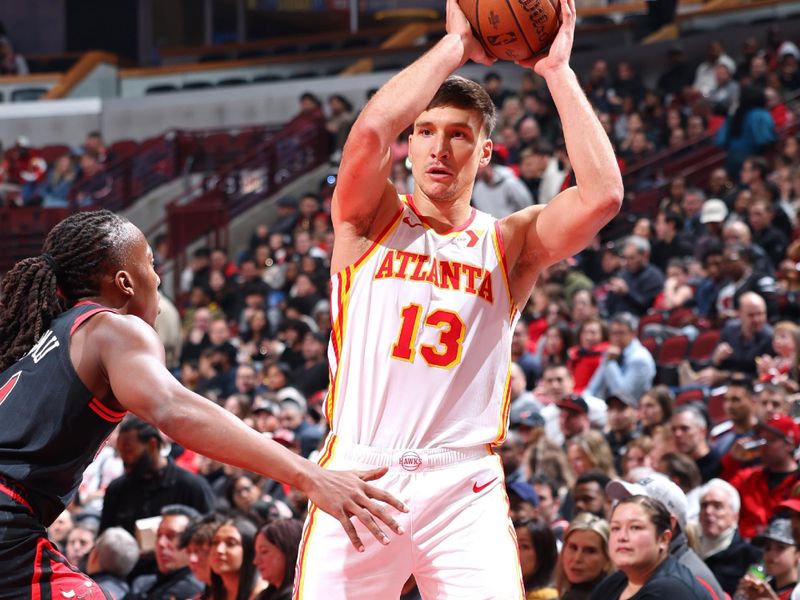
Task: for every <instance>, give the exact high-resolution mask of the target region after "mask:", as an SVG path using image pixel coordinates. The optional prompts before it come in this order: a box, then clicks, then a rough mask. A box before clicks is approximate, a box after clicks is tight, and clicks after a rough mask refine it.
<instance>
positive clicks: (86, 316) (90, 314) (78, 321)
mask: <svg viewBox="0 0 800 600" xmlns="http://www.w3.org/2000/svg"><path fill="white" fill-rule="evenodd" d="M82 304H94V302H88V301H84V302H79V303H78V304H76V305H75V306H79V305H82ZM101 312H113V313H116V312H117V311H116V310H114V309H113V308H108V307H106V306H101V307H98V308H95V309H93V310H90V311H89V312H86V313H83V314H82V315H81V316H79V317H78V318H77V319H75V322H74V323H73V324H72V327H70V330H69V335H70V337H71V336H72V334H73V333H75V331H76V330H77V329H78V327H80V326H81V325H83V324H84V323H85V322H86V321H87V320H88V319H90V318H91V317H93V316H94V315H96V314H97V313H101Z"/></svg>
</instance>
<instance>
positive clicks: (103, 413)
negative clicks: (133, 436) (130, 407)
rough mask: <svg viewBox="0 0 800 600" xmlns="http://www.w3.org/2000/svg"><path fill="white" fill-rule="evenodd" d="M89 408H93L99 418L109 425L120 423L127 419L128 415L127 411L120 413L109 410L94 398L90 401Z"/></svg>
mask: <svg viewBox="0 0 800 600" xmlns="http://www.w3.org/2000/svg"><path fill="white" fill-rule="evenodd" d="M89 408H91V409H92V411H93V412H94V413H95V414H96V415H97V416H98V417H100V418H101V419H103V420H104V421H108V422H109V423H119V422H120V421H122V419H124V418H125V415H127V414H128V412H127V411H125V412H120V411H117V410H113V409H111V408H109V407H108V406H106V405H105V404H103V403H102V402H100V400H98V399H97V398H96V397H94V396H92V399H91V400H89Z"/></svg>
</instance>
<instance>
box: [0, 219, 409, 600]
mask: <svg viewBox="0 0 800 600" xmlns="http://www.w3.org/2000/svg"><path fill="white" fill-rule="evenodd" d="M158 285H159V278H158V275H156V273H155V271H154V270H153V254H152V251H151V250H150V247H149V246H148V244H147V241H146V240H145V238H144V236H143V235H142V233H141V231H139V230H138V229H137V228H136V227H135V226H134V225H132V224H131V223H130V222H128V221H127V220H125V219H123V218H121V217H119V216H117V215H114V214H113V213H111V212H108V211H97V212H84V213H79V214H76V215H73V216H71V217H69V218H67V219H65V220H64V221H62V222H61V223H60V224H58V225H57V226H56V227H55V228H54V229H53V231H52V232H51V233H50V235H49V236H48V237H47V240H46V241H45V244H44V248H43V254H41V255H40V256H37V257H33V258H28V259H25V260H23V261H20V262H19V263H17V265H16V266H15V267H14V268H13V269H12V270H11V271H10V272H9V273H8V274H7V275H6V277H5V279H4V281H3V285H2V290H0V298H2V299H1V300H0V599H12V598H13V599H14V600H19V599H21V598H34V599H38V598H51V597H52V598H62V597H64V598H69V597H75V598H86V599H88V598H92V599H94V598H105V595H104V594H103V592H102V591H100V589H99V587H98V586H97V585H95V584H94V583H93V582H92V581H91V580H90V579H89V578H88V577H86V576H85V575H82V574H80V573H78V572H77V571H76V570H75V569H74V568H73V567H71V566H70V565H69V563H68V562H67V561H66V559H65V558H64V557H63V556H62V555H61V554H60V553H59V552H58V551H57V550H56V548H55V547H54V546H53V545H52V544H51V543H50V542H49V541H48V540H47V534H46V530H45V528H46V527H47V526H48V525H50V523H51V522H52V521H53V520H54V519H55V518H56V516H58V514H59V513H60V512H61V511H62V510H63V509H64V507H65V506H66V505H67V504H68V503H69V501H70V499H71V498H72V497H73V496H74V494H75V491H76V490H77V487H78V484H79V482H80V480H81V476H82V474H83V470H84V469H85V467H86V466H87V465H88V464H89V463H90V462H91V461H92V459H93V458H94V456H95V454H96V453H97V451H98V449H99V448H100V447H101V444H102V443H103V441H104V440H105V438H106V437H107V436H108V434H109V433H110V432H111V430H112V429H113V428H114V426H115V425H116V424H117V423H118V422H119V421H120V420H121V419H122V417H123V416H124V415H125V414H126V412H127V411H130V412H132V413H134V414H136V415H138V416H139V417H141V418H143V419H146V420H147V421H149V422H151V423H153V424H154V425H156V426H157V427H158V428H159V429H161V430H162V431H164V432H165V433H166V434H167V435H168V436H170V437H171V438H173V439H175V440H176V441H177V442H178V443H180V444H181V445H183V446H185V447H187V448H191V449H193V450H195V451H197V452H200V453H202V454H204V455H206V456H209V457H211V458H213V459H215V460H218V461H221V462H225V463H228V464H231V465H235V466H238V467H241V468H244V469H247V470H249V471H256V472H259V473H262V474H264V475H266V476H268V477H271V478H273V479H277V480H279V481H282V482H285V483H288V484H290V485H292V486H296V487H298V488H300V489H301V490H303V491H304V492H306V494H307V495H308V497H309V498H310V499H311V500H312V501H313V502H314V503H315V504H316V505H317V506H319V507H320V508H321V509H322V510H324V511H326V512H329V513H330V514H332V515H334V516H335V517H337V518H338V519H339V521H340V522H341V523H342V526H343V527H344V528H345V530H346V531H347V532H348V535H349V536H350V539H351V540H352V542H353V544H354V545H355V546H356V547H357V548H360V547H361V546H362V543H361V541H360V539H359V537H358V534H357V533H356V529H355V527H354V525H353V523H351V521H350V517H351V516H355V517H357V518H358V519H359V520H360V521H361V522H362V523H363V524H364V525H365V526H366V527H367V529H368V530H369V531H370V532H371V533H372V534H373V535H374V536H375V537H376V538H378V539H379V540H381V541H383V542H384V543H387V542H388V538H387V537H386V535H385V533H384V532H383V531H382V530H381V528H380V527H379V525H378V524H377V522H376V520H375V519H373V516H376V517H377V518H378V519H380V520H381V521H383V522H384V523H386V524H387V525H389V526H390V527H391V528H392V529H394V530H395V531H396V532H398V533H402V531H401V530H400V529H399V527H398V526H397V524H396V522H395V521H394V519H392V518H391V516H389V515H388V514H387V512H386V511H385V509H384V508H382V507H381V506H380V505H379V503H378V502H376V501H375V500H380V501H383V502H386V503H388V504H390V505H392V506H394V507H395V508H397V509H400V510H403V509H404V507H403V506H402V504H401V503H400V502H399V501H397V500H396V499H394V498H392V497H391V496H389V495H388V494H386V493H385V492H382V491H381V490H379V489H377V488H375V487H373V486H372V485H369V484H368V483H366V482H368V481H372V480H374V479H377V478H378V477H380V476H382V475H383V474H384V472H385V469H375V470H371V471H366V472H360V473H352V472H332V471H326V470H323V469H321V468H320V467H318V466H317V465H315V464H313V463H311V462H309V461H306V460H304V459H302V458H300V457H299V456H298V455H296V454H294V453H292V452H289V451H288V450H286V449H285V448H283V447H282V446H281V445H280V444H277V443H275V442H273V441H271V440H269V439H267V438H266V437H264V436H263V435H260V434H259V433H257V432H256V431H254V430H252V429H250V428H249V427H247V426H246V425H244V423H242V422H241V421H240V420H238V419H237V418H236V417H234V416H233V415H231V414H230V413H229V412H227V411H225V410H223V409H222V408H220V407H219V406H217V405H216V404H214V403H212V402H210V401H208V400H206V399H204V398H202V397H200V396H198V395H196V394H194V393H193V392H190V391H189V390H187V389H186V388H184V387H183V386H182V385H180V383H179V382H178V381H177V380H176V379H175V378H174V377H172V375H171V374H170V373H169V371H167V369H166V368H165V367H164V349H163V347H162V345H161V342H160V340H159V338H158V336H157V335H156V333H155V330H154V329H153V327H152V326H153V323H154V322H155V318H156V315H157V314H158V295H157V288H158ZM59 592H61V593H59Z"/></svg>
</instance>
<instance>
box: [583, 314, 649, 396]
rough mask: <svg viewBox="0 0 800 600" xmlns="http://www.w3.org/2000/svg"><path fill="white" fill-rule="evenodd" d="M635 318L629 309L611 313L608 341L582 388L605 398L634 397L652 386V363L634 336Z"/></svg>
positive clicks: (636, 326)
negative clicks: (601, 360)
mask: <svg viewBox="0 0 800 600" xmlns="http://www.w3.org/2000/svg"><path fill="white" fill-rule="evenodd" d="M638 328H639V320H638V319H637V318H636V317H634V316H633V315H631V314H630V313H622V314H618V315H615V316H614V317H613V318H612V319H611V322H610V325H609V329H608V336H609V341H610V342H611V343H610V345H609V346H608V349H607V350H606V352H605V355H604V356H603V362H601V363H600V366H599V367H598V368H597V371H595V372H594V375H593V376H592V379H591V380H590V381H589V385H588V386H587V388H586V392H587V393H589V394H591V395H592V396H598V397H600V398H606V397H607V396H609V395H611V394H614V395H620V394H624V395H627V396H631V397H633V398H635V399H636V400H638V399H639V398H641V397H642V395H643V394H644V393H645V392H646V391H647V390H649V389H650V388H651V387H652V386H653V379H654V378H655V376H656V363H655V361H654V360H653V356H652V355H651V354H650V351H649V350H647V348H645V347H644V346H642V344H641V342H640V341H639V340H638V339H637V337H636V332H637V330H638Z"/></svg>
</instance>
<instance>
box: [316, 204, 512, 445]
mask: <svg viewBox="0 0 800 600" xmlns="http://www.w3.org/2000/svg"><path fill="white" fill-rule="evenodd" d="M401 200H403V203H402V209H401V210H399V211H398V213H397V214H396V215H395V217H394V218H393V219H392V222H391V223H390V224H389V226H388V227H387V228H386V229H385V230H384V231H383V232H382V233H381V235H379V236H378V237H377V238H376V239H375V241H374V244H373V245H372V247H371V248H370V249H369V250H368V251H367V252H366V253H365V254H364V255H363V256H362V257H361V258H360V259H359V260H358V261H356V262H355V263H354V264H352V265H350V266H349V267H347V268H346V269H344V270H343V271H341V272H339V273H337V274H336V275H334V276H333V278H332V280H333V288H332V298H331V300H332V301H331V307H332V308H331V312H332V322H333V333H332V335H331V343H330V346H329V350H328V356H329V361H330V365H331V385H330V390H329V394H328V398H327V401H326V406H325V410H326V416H327V419H328V422H329V423H330V425H331V431H332V433H333V434H334V435H336V436H337V437H339V438H341V439H342V440H347V441H349V442H351V443H355V444H360V445H365V446H373V447H378V448H464V447H469V446H477V445H481V444H497V443H500V442H502V441H503V439H504V438H505V435H506V427H507V422H508V407H509V380H510V366H511V336H512V332H513V329H514V325H515V324H516V321H517V319H518V318H519V315H518V311H517V310H516V308H515V307H514V305H513V303H512V301H511V295H510V291H509V286H508V272H507V267H506V264H505V259H504V251H503V242H502V239H501V237H500V234H499V228H498V226H497V221H496V220H495V219H494V218H493V217H491V216H490V215H488V214H486V213H483V212H479V211H476V210H474V209H473V211H472V214H471V216H470V218H469V219H468V221H467V222H466V223H465V224H464V225H462V226H461V227H459V228H458V229H456V230H453V231H450V232H447V233H444V234H438V233H436V232H435V231H434V230H433V229H432V228H431V227H429V226H428V225H427V223H426V222H425V219H424V217H421V216H420V215H419V212H418V211H417V210H416V208H415V207H414V204H413V199H412V198H411V196H406V197H401Z"/></svg>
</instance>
